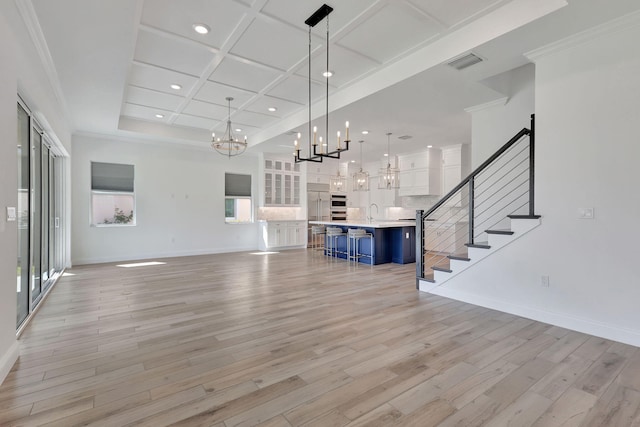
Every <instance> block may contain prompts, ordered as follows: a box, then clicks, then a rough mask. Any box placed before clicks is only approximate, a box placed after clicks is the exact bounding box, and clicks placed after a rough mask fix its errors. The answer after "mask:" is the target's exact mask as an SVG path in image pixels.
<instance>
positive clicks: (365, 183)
mask: <svg viewBox="0 0 640 427" xmlns="http://www.w3.org/2000/svg"><path fill="white" fill-rule="evenodd" d="M363 142H364V141H358V143H359V144H360V171H359V172H356V173H354V174H353V191H369V172H365V171H363V170H362V164H363V163H362V143H363Z"/></svg>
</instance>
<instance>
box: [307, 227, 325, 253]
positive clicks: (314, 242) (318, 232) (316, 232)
mask: <svg viewBox="0 0 640 427" xmlns="http://www.w3.org/2000/svg"><path fill="white" fill-rule="evenodd" d="M326 234H327V232H326V231H325V228H324V225H312V226H311V249H313V250H318V249H320V250H324V241H325V236H326ZM318 236H322V239H320V241H318Z"/></svg>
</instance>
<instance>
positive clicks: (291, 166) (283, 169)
mask: <svg viewBox="0 0 640 427" xmlns="http://www.w3.org/2000/svg"><path fill="white" fill-rule="evenodd" d="M300 179H301V178H300V165H299V164H297V163H295V162H293V161H286V160H278V159H265V161H264V205H265V206H300V182H301V181H300Z"/></svg>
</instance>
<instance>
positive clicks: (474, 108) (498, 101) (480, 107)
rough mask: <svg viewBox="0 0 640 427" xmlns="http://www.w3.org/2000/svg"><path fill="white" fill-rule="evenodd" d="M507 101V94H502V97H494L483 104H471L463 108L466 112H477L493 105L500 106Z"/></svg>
mask: <svg viewBox="0 0 640 427" xmlns="http://www.w3.org/2000/svg"><path fill="white" fill-rule="evenodd" d="M507 101H509V97H508V96H503V97H502V98H498V99H494V100H493V101H489V102H485V103H484V104H478V105H473V106H471V107H467V108H465V109H464V111H466V112H467V113H472V114H473V113H477V112H478V111H482V110H486V109H487V108H493V107H501V106H503V105H506V104H507Z"/></svg>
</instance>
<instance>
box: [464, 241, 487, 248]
mask: <svg viewBox="0 0 640 427" xmlns="http://www.w3.org/2000/svg"><path fill="white" fill-rule="evenodd" d="M464 245H465V246H466V247H468V248H480V249H491V246H489V242H476V243H465V244H464Z"/></svg>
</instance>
